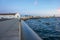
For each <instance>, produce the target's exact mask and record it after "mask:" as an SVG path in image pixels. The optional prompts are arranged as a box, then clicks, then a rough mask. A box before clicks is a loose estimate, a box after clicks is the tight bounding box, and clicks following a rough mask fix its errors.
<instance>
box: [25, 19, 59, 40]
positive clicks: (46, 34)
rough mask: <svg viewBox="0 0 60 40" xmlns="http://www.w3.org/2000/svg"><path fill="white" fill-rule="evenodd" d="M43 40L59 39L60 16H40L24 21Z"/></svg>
mask: <svg viewBox="0 0 60 40" xmlns="http://www.w3.org/2000/svg"><path fill="white" fill-rule="evenodd" d="M25 22H26V23H27V24H28V25H29V26H30V28H32V29H33V30H34V31H35V32H36V33H37V34H38V35H39V36H40V37H41V38H43V39H44V40H60V18H40V19H29V20H26V21H25Z"/></svg>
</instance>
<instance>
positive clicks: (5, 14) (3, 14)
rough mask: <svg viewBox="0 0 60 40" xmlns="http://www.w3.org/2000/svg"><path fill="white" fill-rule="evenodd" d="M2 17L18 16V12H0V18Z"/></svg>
mask: <svg viewBox="0 0 60 40" xmlns="http://www.w3.org/2000/svg"><path fill="white" fill-rule="evenodd" d="M2 18H8V19H9V18H20V14H19V13H0V19H2Z"/></svg>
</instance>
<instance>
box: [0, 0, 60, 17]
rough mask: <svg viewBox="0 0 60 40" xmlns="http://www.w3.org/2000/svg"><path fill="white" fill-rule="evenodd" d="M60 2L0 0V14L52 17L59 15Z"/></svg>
mask: <svg viewBox="0 0 60 40" xmlns="http://www.w3.org/2000/svg"><path fill="white" fill-rule="evenodd" d="M58 9H60V0H0V12H20V13H21V14H22V15H23V14H30V15H40V16H51V15H54V14H55V15H59V12H57V10H58Z"/></svg>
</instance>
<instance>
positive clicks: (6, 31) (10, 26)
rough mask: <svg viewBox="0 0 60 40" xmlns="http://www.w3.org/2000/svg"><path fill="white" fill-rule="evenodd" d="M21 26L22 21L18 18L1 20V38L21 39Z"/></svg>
mask: <svg viewBox="0 0 60 40" xmlns="http://www.w3.org/2000/svg"><path fill="white" fill-rule="evenodd" d="M19 28H20V22H19V20H17V19H11V20H6V21H2V22H0V40H21V38H19V37H20V34H19Z"/></svg>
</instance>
